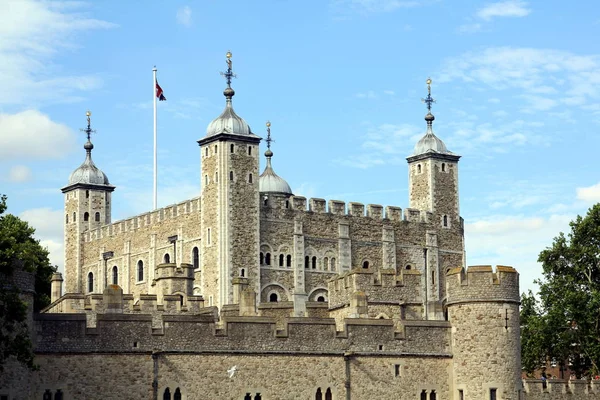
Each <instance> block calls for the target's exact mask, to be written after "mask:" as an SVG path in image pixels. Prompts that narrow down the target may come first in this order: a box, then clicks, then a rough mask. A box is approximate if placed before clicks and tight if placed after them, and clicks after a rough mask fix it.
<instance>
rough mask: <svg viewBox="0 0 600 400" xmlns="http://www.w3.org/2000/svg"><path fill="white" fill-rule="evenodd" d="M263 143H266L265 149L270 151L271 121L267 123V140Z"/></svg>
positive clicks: (271, 140)
mask: <svg viewBox="0 0 600 400" xmlns="http://www.w3.org/2000/svg"><path fill="white" fill-rule="evenodd" d="M265 142H267V149H269V150H271V142H274V140H273V139H271V121H267V140H265Z"/></svg>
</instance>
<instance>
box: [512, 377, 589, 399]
mask: <svg viewBox="0 0 600 400" xmlns="http://www.w3.org/2000/svg"><path fill="white" fill-rule="evenodd" d="M523 389H524V391H525V397H524V398H525V399H526V400H530V399H531V400H533V399H563V398H564V396H565V395H577V396H580V397H575V398H577V399H581V398H586V399H587V398H589V399H598V398H600V381H595V380H593V381H587V380H583V379H572V380H567V379H548V380H546V381H545V382H544V381H543V380H541V379H524V380H523ZM581 396H584V397H581Z"/></svg>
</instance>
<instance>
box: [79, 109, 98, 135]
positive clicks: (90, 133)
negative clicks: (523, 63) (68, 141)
mask: <svg viewBox="0 0 600 400" xmlns="http://www.w3.org/2000/svg"><path fill="white" fill-rule="evenodd" d="M85 116H86V117H87V128H80V129H79V130H80V131H82V132H85V133H86V135H87V140H88V142H90V137H91V136H92V133H95V132H96V131H95V130H94V129H92V128H91V124H92V123H91V120H90V117H91V116H92V112H91V111H90V110H87V111H86V112H85Z"/></svg>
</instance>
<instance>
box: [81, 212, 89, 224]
mask: <svg viewBox="0 0 600 400" xmlns="http://www.w3.org/2000/svg"><path fill="white" fill-rule="evenodd" d="M89 220H90V213H88V212H84V213H83V222H88V221H89Z"/></svg>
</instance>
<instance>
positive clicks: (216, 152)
mask: <svg viewBox="0 0 600 400" xmlns="http://www.w3.org/2000/svg"><path fill="white" fill-rule="evenodd" d="M215 154H217V145H216V144H215Z"/></svg>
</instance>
